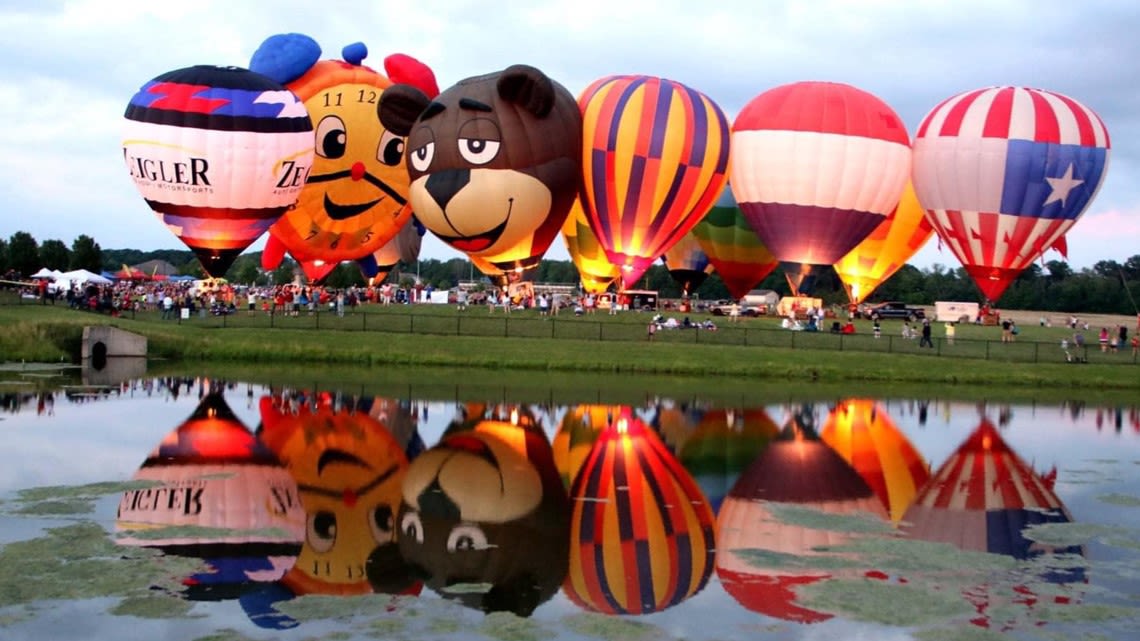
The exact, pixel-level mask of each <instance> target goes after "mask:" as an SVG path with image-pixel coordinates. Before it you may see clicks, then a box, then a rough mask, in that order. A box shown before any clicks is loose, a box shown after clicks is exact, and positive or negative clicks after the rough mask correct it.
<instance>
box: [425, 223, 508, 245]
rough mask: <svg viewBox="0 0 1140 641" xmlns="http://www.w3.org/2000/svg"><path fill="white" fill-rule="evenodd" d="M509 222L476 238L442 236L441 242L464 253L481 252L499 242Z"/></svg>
mask: <svg viewBox="0 0 1140 641" xmlns="http://www.w3.org/2000/svg"><path fill="white" fill-rule="evenodd" d="M509 220H510V219H507V220H504V221H503V222H502V223H500V224H499V226H498V227H495V228H494V229H492V230H490V231H486V232H483V233H482V234H478V235H476V236H440V240H442V241H443V242H445V243H447V244H448V245H451V246H452V247H454V248H456V249H458V250H459V251H462V252H468V253H473V252H480V251H483V250H484V249H487V248H488V247H490V246H491V245H494V244H495V243H496V242H498V241H499V237H500V236H502V235H503V230H505V229H506V228H507V222H508V221H509Z"/></svg>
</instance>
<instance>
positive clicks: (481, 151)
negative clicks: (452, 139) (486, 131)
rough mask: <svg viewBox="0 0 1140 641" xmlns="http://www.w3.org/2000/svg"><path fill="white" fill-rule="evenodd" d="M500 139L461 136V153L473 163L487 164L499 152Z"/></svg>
mask: <svg viewBox="0 0 1140 641" xmlns="http://www.w3.org/2000/svg"><path fill="white" fill-rule="evenodd" d="M499 144H500V143H499V141H498V140H487V139H485V138H460V139H459V155H460V156H463V159H464V160H466V161H467V162H469V163H471V164H472V165H486V164H487V163H489V162H491V161H492V160H494V159H495V156H496V155H498V153H499Z"/></svg>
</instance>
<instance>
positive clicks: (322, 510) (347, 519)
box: [258, 398, 420, 595]
mask: <svg viewBox="0 0 1140 641" xmlns="http://www.w3.org/2000/svg"><path fill="white" fill-rule="evenodd" d="M260 408H261V423H262V431H261V432H260V433H259V434H258V437H259V438H260V439H261V441H262V442H263V443H265V444H267V445H268V446H269V447H270V448H272V449H273V450H274V451H275V452H276V453H277V455H278V456H279V457H280V458H281V460H282V462H283V463H284V464H285V466H286V468H287V469H288V470H289V473H290V474H291V475H292V476H293V478H294V479H295V480H296V482H297V485H298V487H299V489H300V496H301V504H302V506H303V507H304V509H305V518H306V521H305V522H306V528H305V542H304V545H303V546H302V548H301V552H300V555H299V556H298V560H297V564H296V565H295V566H294V567H293V568H292V569H291V570H290V571H289V572H287V573H286V574H285V576H284V577H283V578H282V581H281V582H282V584H283V585H284V586H285V587H287V588H288V589H289V590H290V591H291V592H292V593H293V594H295V595H303V594H367V593H370V592H373V591H384V592H396V593H399V592H405V593H417V592H418V591H419V589H420V584H419V583H418V582H417V581H415V580H413V579H412V578H411V576H410V575H409V573H408V569H407V566H406V564H404V562H403V560H402V559H401V558H400V556H399V551H398V549H397V547H396V528H395V518H396V513H397V511H398V510H399V501H400V498H399V497H400V486H401V484H402V483H403V480H404V475H405V474H406V472H407V469H408V459H407V457H406V456H405V454H404V448H403V446H402V445H401V444H400V443H399V442H397V441H396V439H395V438H394V437H393V436H392V435H391V434H390V433H389V432H388V430H387V429H386V428H385V427H384V426H383V425H382V424H381V423H380V422H378V421H377V420H376V419H374V418H372V417H371V416H369V415H368V414H366V413H364V412H355V411H348V410H342V411H336V410H335V409H334V407H333V405H332V404H331V403H328V402H318V403H316V406H315V408H313V407H310V406H309V405H302V406H301V407H300V408H299V409H298V410H296V411H292V410H290V408H288V407H287V406H283V405H281V404H277V403H274V402H273V399H268V398H267V399H263V402H262V403H261V404H260Z"/></svg>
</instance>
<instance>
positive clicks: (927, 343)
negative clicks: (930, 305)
mask: <svg viewBox="0 0 1140 641" xmlns="http://www.w3.org/2000/svg"><path fill="white" fill-rule="evenodd" d="M930 332H931V329H930V319H929V318H924V319H923V320H922V338H921V339H920V340H919V341H918V346H919V347H929V348H931V349H934V341H933V340H931V338H930Z"/></svg>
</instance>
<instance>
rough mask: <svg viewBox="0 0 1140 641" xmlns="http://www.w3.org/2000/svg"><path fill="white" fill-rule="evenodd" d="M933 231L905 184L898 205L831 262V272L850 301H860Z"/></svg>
mask: <svg viewBox="0 0 1140 641" xmlns="http://www.w3.org/2000/svg"><path fill="white" fill-rule="evenodd" d="M932 235H934V227H932V226H931V225H930V222H929V221H928V220H926V211H925V210H924V209H923V208H922V204H920V203H919V202H918V197H917V196H915V194H914V186H913V185H911V184H910V183H908V184H907V186H906V189H904V190H903V195H902V198H901V199H900V200H899V204H898V207H895V210H894V211H893V212H891V213H890V215H889V216H887V219H886V220H884V221H883V222H881V223H879V226H878V227H875V229H874V230H872V231H871V233H870V234H869V235H868V236H867V237H866V238H864V239H863V240H862V242H860V243H859V244H858V245H856V246H855V249H852V250H851V251H850V252H847V255H846V256H844V257H843V258H841V259H840V260H839V262H838V263H835V273H836V274H838V275H839V280H841V281H842V282H843V286H844V288H846V290H847V298H849V299H850V300H851V302H852V303H855V304H858V303H861V302H863V300H864V299H866V298H867V297H868V296H870V295H871V292H873V291H875V288H876V287H878V286H879V285H882V284H883V283H884V282H886V280H887V279H888V278H890V277H891V276H893V275H894V273H895V272H897V271H898V270H899V268H901V267H902V266H903V265H905V264H906V261H908V260H910V257H911V256H914V254H915V253H916V252H917V251H918V250H920V249H922V246H923V245H925V244H926V241H928V240H930V237H931V236H932Z"/></svg>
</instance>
